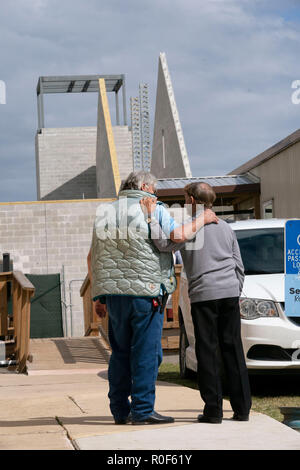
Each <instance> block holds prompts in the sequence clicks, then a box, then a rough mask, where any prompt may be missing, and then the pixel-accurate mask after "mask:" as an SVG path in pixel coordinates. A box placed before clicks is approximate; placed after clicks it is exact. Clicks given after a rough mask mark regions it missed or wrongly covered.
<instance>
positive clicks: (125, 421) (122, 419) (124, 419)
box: [114, 413, 132, 424]
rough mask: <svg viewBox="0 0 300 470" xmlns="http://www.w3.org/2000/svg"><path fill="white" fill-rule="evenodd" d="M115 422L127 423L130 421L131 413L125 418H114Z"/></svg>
mask: <svg viewBox="0 0 300 470" xmlns="http://www.w3.org/2000/svg"><path fill="white" fill-rule="evenodd" d="M114 420H115V424H128V423H130V422H131V420H132V417H131V413H130V414H129V415H128V416H127V417H126V418H114Z"/></svg>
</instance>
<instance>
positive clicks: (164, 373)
mask: <svg viewBox="0 0 300 470" xmlns="http://www.w3.org/2000/svg"><path fill="white" fill-rule="evenodd" d="M158 380H161V381H165V382H171V383H175V384H178V385H182V386H184V387H189V388H193V389H195V390H197V389H198V385H197V381H196V374H195V379H181V378H180V375H179V366H178V365H175V364H168V363H164V364H162V365H161V366H160V368H159V373H158ZM250 387H251V394H252V410H253V411H257V412H258V413H263V414H265V415H268V416H270V417H271V418H273V419H276V420H277V421H280V422H282V421H283V415H282V414H281V412H280V409H279V408H280V407H282V406H296V407H300V395H299V390H300V374H298V375H297V376H285V375H279V376H272V375H271V376H268V375H262V376H256V375H250ZM224 398H225V399H227V400H228V396H226V395H225V397H224Z"/></svg>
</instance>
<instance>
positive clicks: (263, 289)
mask: <svg viewBox="0 0 300 470" xmlns="http://www.w3.org/2000/svg"><path fill="white" fill-rule="evenodd" d="M241 297H250V298H255V299H264V300H273V301H274V302H284V274H258V275H251V276H245V282H244V286H243V292H242V294H241Z"/></svg>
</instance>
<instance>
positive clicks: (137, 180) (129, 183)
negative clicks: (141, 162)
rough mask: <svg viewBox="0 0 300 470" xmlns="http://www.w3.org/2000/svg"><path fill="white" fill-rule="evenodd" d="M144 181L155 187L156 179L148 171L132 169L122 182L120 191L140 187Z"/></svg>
mask: <svg viewBox="0 0 300 470" xmlns="http://www.w3.org/2000/svg"><path fill="white" fill-rule="evenodd" d="M144 183H145V184H147V185H149V186H153V188H154V189H156V186H157V179H156V178H155V176H154V175H152V173H150V172H149V171H133V172H132V173H130V175H128V177H127V178H126V180H125V181H124V182H123V183H122V186H121V191H123V190H125V189H141V188H142V185H143V184H144Z"/></svg>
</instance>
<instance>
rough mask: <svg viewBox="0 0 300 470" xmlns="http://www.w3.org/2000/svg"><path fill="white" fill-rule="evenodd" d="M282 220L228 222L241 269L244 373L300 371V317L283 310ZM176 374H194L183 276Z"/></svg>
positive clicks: (187, 300) (192, 347) (193, 353)
mask: <svg viewBox="0 0 300 470" xmlns="http://www.w3.org/2000/svg"><path fill="white" fill-rule="evenodd" d="M285 222H286V220H284V219H264V220H253V219H252V220H247V221H246V220H245V221H239V222H233V223H232V224H230V225H231V227H232V228H233V230H234V231H235V233H236V236H237V239H238V242H239V246H240V250H241V255H242V259H243V263H244V267H245V282H244V287H243V292H242V295H241V299H240V310H241V324H242V326H241V332H242V341H243V348H244V353H245V359H246V364H247V368H248V370H253V371H258V370H260V371H262V370H270V369H272V370H273V371H274V370H277V371H279V370H280V371H282V370H284V371H287V370H291V369H294V372H296V371H297V370H298V371H299V373H300V317H288V316H287V315H286V313H285V308H284V226H285ZM179 305H180V309H179V322H180V351H179V355H180V357H179V363H180V374H181V376H182V377H187V376H188V375H189V372H190V371H191V370H192V371H196V370H197V359H196V354H195V337H194V328H193V322H192V317H191V311H190V302H189V298H188V286H187V279H186V276H185V273H184V272H183V274H182V278H181V287H180V301H179Z"/></svg>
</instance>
